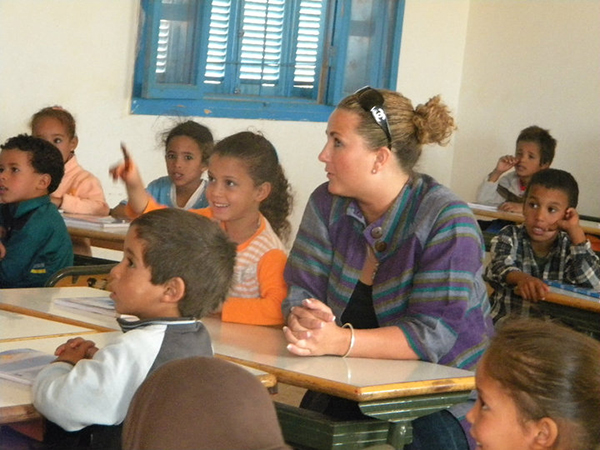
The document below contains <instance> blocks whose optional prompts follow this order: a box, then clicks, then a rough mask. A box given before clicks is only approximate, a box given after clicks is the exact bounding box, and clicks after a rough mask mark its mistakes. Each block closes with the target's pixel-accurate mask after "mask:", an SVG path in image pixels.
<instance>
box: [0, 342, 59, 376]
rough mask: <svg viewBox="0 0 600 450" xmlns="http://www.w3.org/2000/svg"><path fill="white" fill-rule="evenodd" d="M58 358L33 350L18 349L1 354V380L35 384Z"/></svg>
mask: <svg viewBox="0 0 600 450" xmlns="http://www.w3.org/2000/svg"><path fill="white" fill-rule="evenodd" d="M55 359H56V356H54V355H50V354H49V353H44V352H40V351H38V350H33V349H31V348H18V349H14V350H7V351H5V352H1V353H0V378H5V379H7V380H11V381H16V382H18V383H23V384H33V380H35V377H36V376H37V374H38V373H39V372H40V371H41V370H42V369H43V368H44V367H46V366H47V365H48V364H50V363H51V362H52V361H54V360H55Z"/></svg>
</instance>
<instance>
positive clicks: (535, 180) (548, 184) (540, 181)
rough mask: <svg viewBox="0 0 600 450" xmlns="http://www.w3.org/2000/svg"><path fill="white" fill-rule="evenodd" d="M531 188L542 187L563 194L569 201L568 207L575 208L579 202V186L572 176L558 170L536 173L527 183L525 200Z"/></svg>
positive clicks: (545, 170)
mask: <svg viewBox="0 0 600 450" xmlns="http://www.w3.org/2000/svg"><path fill="white" fill-rule="evenodd" d="M533 186H542V187H544V188H546V189H556V190H559V191H562V192H564V193H565V194H566V195H567V198H568V199H569V207H570V208H577V203H578V202H579V186H578V185H577V181H575V178H574V177H573V175H571V174H570V173H569V172H567V171H564V170H560V169H544V170H540V171H539V172H536V173H535V174H534V175H533V176H532V177H531V180H530V181H529V185H528V186H527V191H526V192H525V198H527V196H528V195H529V192H530V191H531V189H532V188H533Z"/></svg>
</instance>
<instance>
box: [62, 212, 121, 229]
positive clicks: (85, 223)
mask: <svg viewBox="0 0 600 450" xmlns="http://www.w3.org/2000/svg"><path fill="white" fill-rule="evenodd" d="M62 216H63V219H64V221H65V224H66V225H67V227H73V228H86V229H92V230H123V231H127V229H128V228H129V221H127V220H123V219H116V218H114V217H111V216H90V215H87V214H67V213H63V214H62Z"/></svg>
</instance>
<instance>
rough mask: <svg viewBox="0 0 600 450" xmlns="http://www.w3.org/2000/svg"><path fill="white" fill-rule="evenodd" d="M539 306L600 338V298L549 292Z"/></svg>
mask: <svg viewBox="0 0 600 450" xmlns="http://www.w3.org/2000/svg"><path fill="white" fill-rule="evenodd" d="M539 306H540V309H541V310H542V312H543V313H545V314H548V315H549V316H551V317H556V318H557V319H559V320H560V321H561V322H563V323H564V324H566V325H568V326H570V327H572V328H574V329H576V330H578V331H581V332H582V333H585V334H587V335H590V336H592V337H593V338H595V339H598V340H600V300H598V299H589V300H587V299H582V298H578V297H572V296H570V295H563V294H558V293H556V292H549V293H548V294H546V299H545V300H544V301H540V302H539Z"/></svg>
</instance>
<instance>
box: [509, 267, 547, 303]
mask: <svg viewBox="0 0 600 450" xmlns="http://www.w3.org/2000/svg"><path fill="white" fill-rule="evenodd" d="M506 283H507V284H509V285H511V286H515V292H516V293H517V294H518V295H520V296H521V297H523V298H524V299H525V300H533V301H537V300H544V299H545V298H546V293H547V292H548V291H549V290H550V288H549V287H548V285H547V284H546V283H544V282H543V281H542V280H540V279H539V278H536V277H534V276H532V275H529V274H527V273H524V272H521V271H520V270H514V271H512V272H510V273H509V274H508V275H506Z"/></svg>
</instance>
